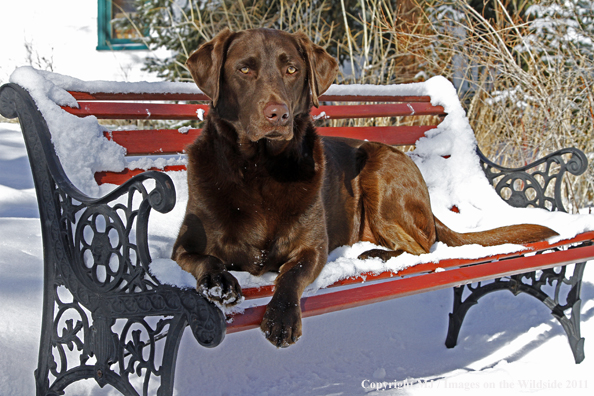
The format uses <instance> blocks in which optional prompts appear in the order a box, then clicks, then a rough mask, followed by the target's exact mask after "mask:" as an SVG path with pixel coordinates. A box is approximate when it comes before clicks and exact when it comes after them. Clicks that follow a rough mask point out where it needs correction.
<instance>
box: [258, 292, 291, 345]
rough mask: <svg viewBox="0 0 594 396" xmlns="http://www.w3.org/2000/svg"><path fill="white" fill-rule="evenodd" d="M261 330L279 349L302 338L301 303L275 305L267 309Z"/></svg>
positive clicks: (271, 303)
mask: <svg viewBox="0 0 594 396" xmlns="http://www.w3.org/2000/svg"><path fill="white" fill-rule="evenodd" d="M260 329H262V331H263V332H264V336H265V337H266V339H267V340H268V341H270V342H271V343H272V345H274V346H275V347H277V348H286V347H288V346H289V345H291V344H294V343H296V342H297V340H298V339H299V337H301V307H300V306H299V303H298V302H297V303H288V302H281V303H274V302H273V301H271V302H270V303H269V304H268V306H267V307H266V313H265V314H264V319H262V323H261V324H260Z"/></svg>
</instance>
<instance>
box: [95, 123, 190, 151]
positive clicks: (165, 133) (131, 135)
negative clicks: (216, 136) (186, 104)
mask: <svg viewBox="0 0 594 396" xmlns="http://www.w3.org/2000/svg"><path fill="white" fill-rule="evenodd" d="M200 132H201V129H189V130H188V132H187V133H181V132H179V131H178V130H177V129H144V130H142V129H138V130H128V131H125V130H124V131H112V132H104V135H105V137H107V138H108V139H110V140H113V141H114V142H116V143H117V144H119V145H120V146H122V147H124V148H125V149H126V154H127V155H152V154H176V153H182V152H183V151H184V149H185V147H186V146H187V145H188V144H190V143H192V142H193V141H194V140H196V138H197V137H198V136H199V135H200Z"/></svg>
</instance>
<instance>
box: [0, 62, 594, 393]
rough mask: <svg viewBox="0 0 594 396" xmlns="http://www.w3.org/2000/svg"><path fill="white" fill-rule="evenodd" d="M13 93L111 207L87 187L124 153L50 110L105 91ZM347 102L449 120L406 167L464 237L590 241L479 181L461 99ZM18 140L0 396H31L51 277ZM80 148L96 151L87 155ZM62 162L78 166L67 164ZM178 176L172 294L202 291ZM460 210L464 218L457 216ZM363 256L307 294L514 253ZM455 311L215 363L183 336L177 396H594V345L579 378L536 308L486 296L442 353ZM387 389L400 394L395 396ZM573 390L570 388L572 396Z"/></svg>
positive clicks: (582, 221) (33, 82)
mask: <svg viewBox="0 0 594 396" xmlns="http://www.w3.org/2000/svg"><path fill="white" fill-rule="evenodd" d="M11 80H13V81H16V82H19V83H20V84H22V85H24V86H25V87H26V88H27V89H29V90H30V92H31V94H32V95H33V96H34V98H35V100H36V102H37V104H38V106H39V107H40V110H41V111H42V112H43V113H44V114H45V116H46V117H47V118H48V124H49V127H50V130H51V131H52V133H53V134H55V136H54V138H53V141H54V144H56V151H57V153H58V155H59V156H60V157H61V159H62V161H63V163H64V162H65V163H64V165H65V168H67V172H68V175H69V177H71V178H72V180H73V181H75V184H76V185H77V186H78V187H79V188H81V190H83V191H85V192H87V193H88V194H90V195H101V194H103V193H104V192H105V191H106V188H105V187H102V188H99V187H98V186H96V185H93V181H92V180H91V179H92V174H93V173H94V172H95V171H97V170H115V169H117V168H119V167H123V166H124V164H125V161H126V160H125V159H124V157H123V152H122V151H121V148H119V146H117V145H115V144H112V143H111V142H109V141H108V140H107V139H105V138H104V137H103V131H104V130H105V129H104V128H103V127H101V126H99V125H98V124H97V121H96V119H95V118H94V117H86V118H83V119H78V118H76V117H73V116H70V115H68V114H66V113H65V112H63V111H61V110H60V109H59V107H58V106H57V105H56V103H58V104H63V105H75V104H74V103H73V102H72V100H73V99H72V97H71V96H69V95H68V94H67V93H66V92H65V91H64V89H73V88H72V87H74V86H79V87H80V86H81V85H85V87H87V88H89V87H90V86H91V87H92V86H100V85H101V84H102V83H99V82H81V81H80V80H75V79H71V78H68V77H65V76H56V75H54V74H48V73H42V72H38V71H35V70H33V69H31V68H24V69H19V70H17V72H16V73H15V74H13V76H12V77H11ZM175 85H176V86H175V87H173V86H170V87H169V88H170V89H171V90H177V89H185V87H184V86H187V84H184V86H181V85H180V86H179V87H178V86H177V85H178V84H175ZM102 86H103V87H105V86H106V85H102ZM112 86H115V85H112ZM150 86H151V85H150V84H148V83H137V84H132V85H126V86H125V87H124V88H123V89H126V90H129V89H130V90H141V91H140V92H142V90H144V89H150ZM116 88H117V87H116ZM343 89H345V88H344V87H336V86H333V87H332V88H331V90H332V91H331V92H329V93H331V94H336V93H337V92H338V91H340V90H343ZM135 92H138V91H135ZM352 92H356V93H358V94H361V95H366V94H375V95H382V94H384V93H387V92H389V93H394V92H398V94H402V95H405V94H414V95H427V94H430V95H431V96H432V103H433V104H435V105H442V106H444V107H445V108H446V111H447V112H448V113H449V115H448V117H446V119H445V120H444V122H443V123H442V124H441V125H440V126H439V127H438V128H437V129H436V130H434V131H432V132H431V133H429V134H428V136H427V138H423V139H421V141H419V143H418V145H417V149H416V150H415V152H414V153H413V154H412V158H413V159H414V160H415V162H416V163H417V164H418V166H419V167H420V169H421V171H422V172H423V174H424V176H425V178H426V180H427V182H428V186H429V188H430V192H431V197H432V205H433V210H434V212H435V213H436V214H437V216H438V217H439V218H440V219H441V220H442V221H443V222H444V223H446V224H448V225H449V226H450V227H452V228H454V229H456V230H458V231H466V230H480V229H486V228H492V227H494V226H498V225H503V224H512V223H517V222H534V223H540V224H548V225H551V226H552V228H554V229H555V230H556V231H557V232H559V233H561V234H562V236H563V237H571V236H573V235H575V234H576V233H579V232H581V231H584V230H591V229H594V226H593V223H594V222H593V217H592V216H591V215H583V216H570V215H566V214H563V213H549V212H546V211H542V210H534V209H531V210H523V209H513V208H509V207H508V206H507V205H506V204H505V203H504V202H503V201H501V199H499V198H498V197H497V196H496V194H495V193H494V192H493V190H492V188H491V187H490V186H489V185H488V183H487V182H486V180H485V179H484V177H482V178H481V177H479V176H480V172H481V170H480V168H479V165H478V160H477V158H476V156H475V155H474V147H475V141H474V135H473V133H472V130H471V129H470V126H469V125H468V121H467V120H466V117H465V115H464V111H463V110H462V108H461V107H460V106H459V104H458V101H457V98H456V100H454V96H455V92H454V91H453V89H452V88H451V85H450V84H449V83H448V82H447V81H446V80H445V79H441V78H437V79H432V80H429V82H428V83H418V84H409V85H406V86H392V87H369V86H357V87H351V93H352ZM19 134H20V132H19V129H18V127H17V126H16V125H14V124H2V125H0V162H1V163H2V166H1V167H0V233H1V235H2V239H1V242H0V243H1V246H2V255H0V262H1V264H0V294H1V295H2V300H1V301H2V302H3V303H2V304H0V315H1V316H2V318H3V319H4V321H3V322H2V324H0V350H1V351H2V355H3V357H4V359H3V360H2V362H0V394H3V395H21V394H32V393H33V389H34V384H33V377H32V373H33V370H34V368H35V365H36V349H37V345H38V339H39V326H40V310H41V285H42V276H43V275H42V274H43V271H42V269H43V268H42V251H41V235H40V231H39V218H38V214H37V210H36V201H35V191H34V189H33V183H32V180H31V176H30V174H29V172H30V171H29V169H28V166H27V160H26V153H25V150H24V146H23V143H22V139H21V138H20V136H19ZM62 140H64V142H62ZM85 140H87V141H91V142H92V144H89V145H86V146H81V144H85V143H84V141H85ZM61 145H63V146H61ZM82 152H85V153H86V157H85V158H84V161H82V158H81V157H79V155H82V154H81V153H82ZM65 153H67V154H65ZM442 155H448V156H449V158H447V159H445V158H443V157H442ZM67 156H70V157H73V158H74V159H73V160H72V163H71V164H68V160H67V159H66V157H67ZM178 160H179V159H178ZM81 163H90V164H91V165H90V168H86V170H84V171H83V170H82V169H76V166H75V165H76V164H78V168H84V167H80V164H81ZM145 165H146V166H148V164H145ZM101 167H107V168H105V169H100V168H101ZM444 175H447V177H445V176H444ZM170 176H171V177H172V179H173V181H174V184H175V186H176V191H177V195H178V204H177V205H176V207H175V209H174V210H173V212H171V213H169V214H166V215H162V214H158V213H152V214H151V221H150V224H149V234H150V237H149V239H150V241H151V242H150V243H151V255H152V257H153V258H154V259H155V260H154V263H153V265H152V266H151V271H153V272H154V273H156V274H157V275H158V276H159V277H160V278H161V279H164V281H169V282H171V283H173V284H178V285H182V286H183V285H186V286H188V287H195V281H194V280H193V278H192V277H191V276H189V275H188V274H186V273H184V272H183V271H181V270H180V269H179V267H178V266H177V265H176V264H175V263H174V262H172V261H171V260H169V259H168V257H169V255H170V252H171V246H172V243H173V240H174V238H175V236H176V234H177V231H178V228H179V225H180V223H181V219H182V217H183V213H184V209H185V202H186V201H187V187H186V186H185V172H170ZM108 188H113V186H111V187H108ZM453 204H455V205H456V206H457V207H458V208H459V209H460V213H454V212H451V211H449V208H450V207H451V206H452V205H453ZM369 247H370V246H369V245H367V244H365V243H360V244H356V245H355V246H353V247H343V248H340V249H337V250H336V251H334V252H332V254H331V255H330V259H329V263H328V265H327V266H326V267H325V269H324V272H323V273H322V274H321V275H320V278H319V279H318V280H317V281H316V283H315V284H314V285H312V286H311V288H310V290H309V291H308V293H311V292H313V291H315V290H316V289H318V288H322V287H324V286H326V285H328V284H329V283H333V282H334V281H335V280H336V279H340V278H342V277H346V276H350V275H352V274H355V273H361V272H380V271H384V270H386V269H391V270H396V269H399V268H404V267H406V266H409V265H414V264H415V263H417V262H420V261H437V260H439V259H443V258H446V257H477V256H482V255H485V254H493V253H495V252H506V251H513V250H515V249H519V248H520V247H518V246H500V247H494V248H488V249H493V250H489V251H487V250H484V249H487V248H481V247H476V246H463V247H459V248H450V247H447V246H444V245H443V244H439V243H438V244H436V245H435V246H434V247H433V249H432V252H431V253H430V254H428V255H424V256H423V257H421V258H419V257H413V256H410V255H402V256H401V257H400V258H397V259H392V260H390V261H388V262H387V263H386V264H385V266H384V264H382V263H381V262H380V261H378V260H373V259H371V260H365V261H363V260H357V259H356V256H357V255H358V254H359V253H360V252H362V251H364V250H367V249H368V248H369ZM159 274H160V275H159ZM236 274H237V273H236ZM588 274H589V272H588V270H586V279H585V283H584V285H583V290H582V298H583V306H582V319H583V324H582V335H583V336H585V337H586V338H588V337H589V335H592V334H594V332H593V330H594V320H592V317H593V316H594V302H593V301H592V298H593V297H594V284H593V281H594V275H591V276H588ZM237 275H238V278H239V280H240V282H241V284H242V285H244V286H245V285H260V284H269V283H271V282H272V281H273V276H271V275H268V276H265V277H261V278H255V277H249V276H244V277H239V274H237ZM483 301H484V302H483ZM451 304H452V298H451V291H450V290H444V291H438V292H431V293H425V294H421V295H417V296H412V297H406V298H401V299H398V300H394V301H390V302H384V303H380V304H374V305H372V306H368V307H361V308H355V309H351V310H347V311H342V312H336V313H332V314H327V315H323V316H321V317H315V318H307V319H305V320H304V336H303V337H302V338H301V340H300V341H299V342H298V343H297V345H295V346H293V347H291V348H288V349H287V350H277V349H276V348H274V347H272V346H271V345H269V343H268V342H267V341H266V340H265V339H264V338H263V337H262V335H261V334H260V333H259V331H257V330H254V331H246V332H242V333H239V334H233V335H229V336H228V337H227V338H226V340H225V341H224V342H223V343H222V345H220V346H219V347H217V348H214V349H212V350H210V349H204V348H201V347H200V346H198V345H197V344H196V342H195V340H193V338H191V336H190V335H189V334H187V336H185V337H184V338H183V340H182V345H181V347H180V352H179V354H178V365H177V367H178V368H177V374H176V380H175V381H176V391H177V393H178V394H190V393H193V392H194V390H195V389H196V388H197V387H200V388H201V389H208V390H209V393H210V394H271V395H272V394H287V395H292V394H294V395H308V394H311V395H314V394H315V395H333V394H366V393H369V394H380V393H379V392H380V391H377V390H374V389H376V388H377V387H379V386H380V385H379V384H380V383H382V385H381V386H382V387H383V388H387V390H382V391H381V392H382V393H381V394H382V395H385V394H387V395H390V394H400V393H401V392H402V391H404V392H406V393H407V394H414V395H416V394H426V393H429V392H432V393H436V392H437V391H439V392H440V393H444V392H445V393H446V394H447V393H448V392H450V393H452V394H453V393H454V392H456V393H458V392H459V391H461V390H468V391H473V390H476V389H480V390H481V391H485V393H489V392H497V393H498V394H499V393H501V392H502V391H509V392H512V393H515V392H516V391H517V392H519V391H522V392H529V393H537V394H558V393H559V388H561V389H563V390H567V391H569V390H571V391H572V393H576V394H579V393H580V392H581V393H582V394H585V393H586V392H587V391H586V387H587V386H588V385H589V386H590V388H591V387H592V386H594V383H590V384H588V378H589V375H590V373H591V367H592V365H593V363H589V362H590V361H594V360H592V357H594V348H590V345H591V343H589V342H586V356H587V358H586V361H585V362H584V363H582V364H581V365H579V366H576V365H574V363H573V357H572V355H571V352H570V350H569V348H568V346H567V341H566V339H565V338H564V337H565V336H564V333H563V330H562V328H561V326H560V325H559V324H558V323H557V322H556V320H555V319H553V318H552V316H550V314H549V313H547V310H546V308H544V306H542V304H541V303H540V302H538V301H536V300H535V301H533V300H532V299H531V298H529V297H527V296H520V297H515V298H514V297H513V296H511V294H510V295H508V294H507V293H499V294H497V295H491V296H488V297H486V298H485V299H484V300H481V304H480V306H482V307H483V309H478V308H473V310H471V311H470V314H469V316H468V318H467V321H466V322H465V325H464V327H463V329H462V333H461V335H460V340H459V345H458V347H457V348H455V349H453V350H448V349H446V348H445V347H444V346H443V341H444V337H445V329H446V328H447V320H448V319H447V312H449V311H450V309H451ZM517 319H521V320H517ZM205 362H208V364H207V365H205V364H204V363H205ZM366 380H367V382H365V381H366ZM383 382H386V383H387V384H388V385H383ZM557 382H558V383H559V384H558V383H557ZM389 383H392V384H393V386H392V387H391V388H390V387H389V386H390V385H389ZM371 384H374V386H375V388H372V387H371ZM557 385H559V386H557ZM573 385H575V386H576V388H570V387H571V386H573ZM364 386H365V387H364ZM580 386H581V388H580ZM491 387H492V388H493V389H491ZM69 389H70V388H69ZM71 392H74V393H72V394H93V395H103V394H110V393H109V392H110V390H109V389H105V390H100V389H99V388H98V387H97V386H96V385H95V384H94V383H93V382H92V381H88V382H85V383H83V384H82V385H76V386H73V387H72V389H71Z"/></svg>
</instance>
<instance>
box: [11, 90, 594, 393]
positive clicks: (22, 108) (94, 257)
mask: <svg viewBox="0 0 594 396" xmlns="http://www.w3.org/2000/svg"><path fill="white" fill-rule="evenodd" d="M56 84H57V83H56ZM64 85H65V86H64V89H68V90H69V91H70V94H71V95H72V96H73V97H74V98H75V99H76V101H78V108H73V107H70V106H62V107H61V110H60V111H63V112H67V113H69V114H72V115H75V116H77V117H86V116H88V115H93V116H95V117H97V118H98V119H100V120H153V121H154V120H192V121H194V122H197V117H200V116H201V115H202V114H204V112H207V111H208V104H207V102H208V98H207V97H205V96H204V95H202V94H201V93H199V92H193V93H192V92H190V93H183V92H182V93H175V92H174V93H171V92H169V91H161V92H155V91H158V90H159V89H158V87H159V86H158V85H157V88H155V89H153V90H151V91H150V92H151V93H145V92H128V91H125V90H123V91H122V92H113V90H110V91H109V92H94V91H93V92H91V91H90V90H89V92H82V91H76V90H73V89H71V88H70V87H68V84H64ZM73 85H74V86H75V87H76V86H77V85H76V84H73ZM342 88H345V87H342ZM29 90H31V89H29ZM335 91H339V90H335ZM340 91H345V92H346V93H337V94H334V93H332V92H334V91H330V92H329V93H327V94H326V95H323V96H322V97H321V98H320V102H321V104H322V105H321V106H320V108H319V109H315V108H314V109H312V116H313V117H314V118H323V119H326V120H330V121H325V122H326V124H328V123H330V122H331V121H332V120H340V119H345V120H351V124H352V125H348V123H347V125H346V126H324V127H320V128H319V133H320V134H321V135H328V136H347V137H354V138H358V139H368V140H376V141H381V142H385V143H388V144H391V145H413V144H415V143H416V142H417V141H418V140H419V138H421V137H423V136H425V134H426V133H428V132H430V131H431V130H432V129H435V128H436V127H437V125H439V124H440V122H442V121H443V120H445V119H446V117H447V112H446V111H445V110H444V107H442V106H437V105H432V104H431V98H430V97H429V96H426V95H399V96H398V95H391V94H386V95H378V94H376V95H372V96H362V95H353V94H349V93H348V92H349V90H348V88H347V89H344V90H340ZM36 100H37V102H36ZM38 107H40V105H39V99H38V98H35V99H34V98H33V97H32V95H31V94H30V93H29V92H28V91H27V90H25V89H24V88H23V87H21V86H19V85H17V84H14V83H10V84H6V85H4V86H2V87H1V88H0V113H1V114H2V115H3V116H4V117H7V118H15V117H18V118H19V121H20V124H21V127H22V131H23V134H24V137H25V142H26V145H27V150H28V154H29V158H30V162H31V168H32V172H33V176H34V181H35V188H36V192H37V197H38V203H39V210H40V219H41V226H42V235H43V248H44V265H45V268H44V277H45V280H44V291H43V295H44V302H43V318H42V333H41V341H40V351H39V362H38V368H37V370H36V371H35V379H36V387H37V394H38V395H57V394H61V393H62V392H63V390H64V389H65V388H66V387H67V386H68V385H69V384H71V383H73V382H76V381H79V380H82V379H89V378H90V379H95V380H96V382H97V383H98V384H99V386H101V387H103V386H105V385H107V384H109V385H111V386H113V387H115V388H116V389H118V390H119V391H120V392H121V393H123V394H127V395H138V394H148V393H150V392H151V391H152V390H154V389H156V388H157V387H158V391H159V394H161V395H166V394H171V393H172V392H173V379H174V373H175V365H176V356H177V349H178V346H179V343H180V339H181V335H182V333H183V332H184V330H185V328H186V327H188V326H189V327H190V329H191V331H192V333H193V335H194V337H195V338H196V340H197V341H198V343H200V345H203V346H205V347H215V346H217V345H219V344H220V343H221V342H222V341H223V338H224V336H225V334H230V333H234V332H239V331H243V330H247V329H253V328H256V327H258V326H259V324H260V321H261V319H262V317H263V315H264V309H265V306H264V305H259V306H256V307H250V308H247V309H245V310H244V311H243V313H236V314H233V315H231V316H230V317H226V316H225V315H224V314H223V312H222V311H221V310H220V309H219V308H217V307H215V306H214V305H213V304H212V303H209V302H208V301H206V300H205V299H204V298H203V297H202V296H201V295H200V294H198V293H197V292H196V291H195V290H193V289H187V288H181V287H176V286H172V285H168V284H165V283H162V282H161V281H160V280H159V279H158V278H157V277H155V276H154V275H153V274H152V273H151V271H150V270H149V268H150V264H151V254H150V251H149V240H148V237H147V229H148V218H149V214H150V212H151V209H154V210H156V211H158V212H161V213H167V212H169V211H171V210H172V208H173V207H174V205H175V203H176V191H175V188H174V185H173V182H172V180H171V178H170V177H169V176H168V175H167V174H166V173H164V172H163V171H179V170H183V169H184V165H183V164H181V165H180V164H175V165H167V166H165V167H164V168H160V169H159V168H154V169H149V170H140V169H124V170H123V171H119V172H107V171H97V172H95V174H94V178H95V180H96V182H97V183H98V184H100V185H101V184H105V183H110V184H116V185H119V186H118V187H117V188H115V189H113V190H112V191H111V192H109V193H108V194H106V195H105V196H103V197H101V198H90V197H88V196H87V195H86V194H84V193H82V192H81V191H80V190H79V189H78V188H77V187H76V186H74V185H73V184H72V182H71V181H70V180H69V178H68V177H67V176H66V174H65V172H64V170H63V168H62V165H61V162H60V159H59V158H58V156H57V155H56V151H55V150H54V147H53V144H52V136H51V134H50V128H49V127H48V122H49V118H48V117H47V116H46V115H44V114H42V112H41V111H40V110H39V109H38ZM56 109H58V107H57V106H56ZM44 116H45V118H44ZM378 117H381V118H382V119H383V120H384V121H383V123H384V124H388V125H386V126H381V125H377V124H382V122H381V121H377V120H379V118H378ZM363 119H366V120H368V121H369V120H371V121H369V122H368V126H356V124H357V122H353V120H355V121H357V120H359V122H361V120H363ZM374 119H376V121H373V120H374ZM402 119H404V120H405V121H401V120H402ZM386 120H387V122H386ZM52 122H54V121H52ZM107 122H110V121H107ZM320 122H322V120H320ZM374 123H375V125H374ZM401 124H402V125H401ZM164 125H165V124H164ZM183 132H185V133H180V131H179V130H178V129H176V128H169V129H133V130H131V129H125V130H113V131H105V132H104V134H105V137H106V138H107V139H110V140H112V141H114V142H116V143H118V144H119V145H121V146H123V147H125V149H126V151H127V155H128V156H131V157H132V156H133V157H134V158H137V157H138V156H150V155H154V154H159V155H168V154H176V153H182V152H183V149H184V146H185V145H187V144H188V143H190V142H192V141H193V140H194V139H195V138H196V136H197V135H198V134H199V133H200V130H199V129H198V128H189V129H188V128H186V129H185V130H184V131H183ZM476 154H477V155H478V157H479V158H480V164H481V166H482V169H483V171H484V173H485V176H486V177H487V179H488V180H489V182H490V183H491V184H493V185H494V187H495V189H496V191H497V192H498V193H500V194H501V195H502V197H503V198H504V199H505V200H506V201H507V202H508V203H509V204H510V205H513V206H517V207H525V206H533V207H541V208H546V209H549V210H557V211H565V208H564V205H563V199H562V198H563V197H562V190H561V188H562V183H563V180H562V179H563V176H564V174H565V173H566V172H570V173H572V174H574V175H579V174H581V173H583V172H584V171H585V169H586V165H587V160H586V157H585V156H584V154H583V153H582V152H581V151H579V150H577V149H574V148H568V149H564V150H561V151H559V152H556V153H554V154H551V155H548V156H546V157H544V158H542V159H540V160H538V161H536V162H534V163H532V164H529V165H526V166H524V167H522V168H519V169H509V168H504V167H501V166H499V165H497V164H495V163H493V162H491V161H489V160H488V159H487V158H485V157H484V156H483V154H482V153H481V152H480V150H478V149H477V152H476ZM444 157H446V158H447V155H445V156H444ZM518 186H519V187H518ZM450 209H451V210H452V211H458V210H459V209H458V208H457V207H456V206H455V205H452V207H451V208H450ZM592 241H594V232H592V231H587V232H582V233H579V234H577V235H576V236H574V237H572V238H570V239H566V240H561V241H557V242H555V243H552V244H549V243H548V242H539V243H533V244H529V245H527V246H526V247H525V249H524V250H521V251H516V252H513V253H500V254H495V255H491V256H488V257H481V258H477V259H455V258H452V259H445V260H441V261H439V262H425V263H421V264H417V265H414V266H411V267H408V268H404V269H402V270H400V271H397V272H393V271H387V272H383V273H376V272H370V273H362V274H359V275H357V276H353V277H349V278H347V279H342V280H340V281H338V282H336V283H334V284H332V285H331V286H329V287H328V288H326V289H323V290H320V291H319V292H318V293H314V294H313V295H310V296H306V297H304V298H303V299H302V301H301V306H302V312H303V317H308V316H314V315H320V314H323V313H328V312H333V311H337V310H342V309H347V308H351V307H357V306H362V305H366V304H371V303H375V302H379V301H384V300H388V299H393V298H397V297H402V296H408V295H412V294H416V293H423V292H426V291H431V290H437V289H443V288H449V287H453V288H454V305H453V312H452V313H451V314H450V322H449V329H448V333H447V338H446V346H447V347H448V348H452V347H454V346H455V345H456V342H457V338H458V333H459V331H460V328H461V326H462V322H463V320H464V317H465V315H466V313H467V311H468V309H469V308H470V307H471V306H473V305H475V304H476V303H477V302H478V300H479V299H480V298H481V297H483V296H485V295H487V294H489V293H491V292H494V291H498V290H508V291H511V292H512V293H514V294H519V293H525V294H528V295H531V296H533V297H535V298H537V299H539V300H540V301H542V302H543V304H545V305H546V306H547V307H548V308H549V309H550V311H551V313H552V315H553V316H554V317H555V318H556V319H558V321H559V322H560V324H561V325H562V326H563V328H564V330H565V332H566V334H567V337H568V340H569V344H570V347H571V350H572V352H573V355H574V358H575V361H576V363H579V362H581V361H582V360H583V359H584V352H583V343H584V339H583V338H582V337H581V335H580V306H581V300H580V288H581V282H582V274H583V271H584V267H585V262H586V261H587V260H590V259H592V258H594V246H592ZM568 266H569V267H568ZM571 267H573V270H571ZM98 268H102V269H103V272H102V273H101V271H98ZM272 293H273V286H272V285H267V286H262V287H252V288H245V289H244V290H243V294H244V296H245V298H246V299H248V300H249V299H262V298H265V297H269V296H271V295H272ZM264 304H265V303H264ZM306 336H310V337H315V334H307V335H306Z"/></svg>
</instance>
